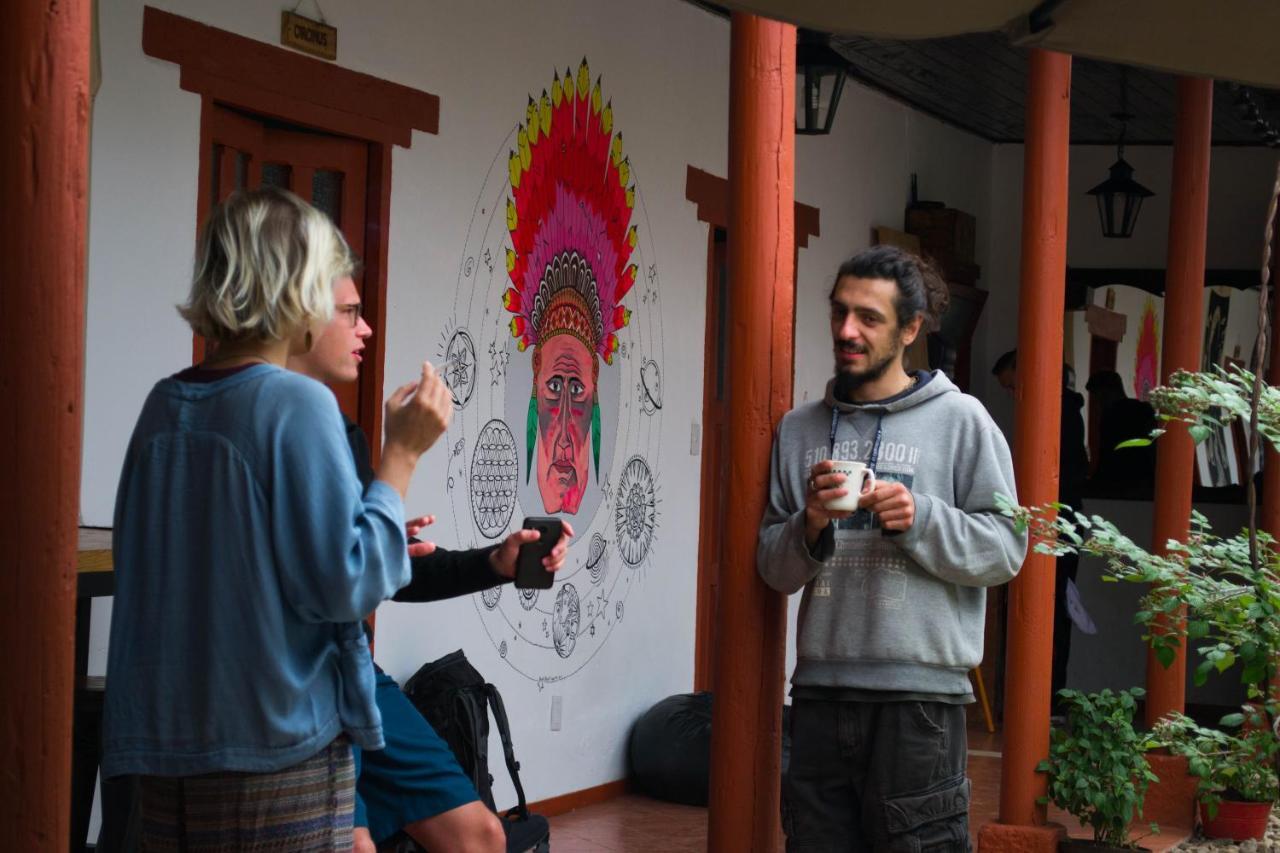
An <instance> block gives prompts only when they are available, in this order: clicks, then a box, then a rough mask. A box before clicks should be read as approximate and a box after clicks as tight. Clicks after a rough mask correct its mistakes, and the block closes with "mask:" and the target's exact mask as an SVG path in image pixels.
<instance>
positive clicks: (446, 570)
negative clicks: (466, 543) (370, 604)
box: [392, 545, 511, 602]
mask: <svg viewBox="0 0 1280 853" xmlns="http://www.w3.org/2000/svg"><path fill="white" fill-rule="evenodd" d="M496 547H497V546H496V545H491V546H490V547H488V548H473V549H471V550H469V551H450V550H448V549H447V548H437V549H435V550H434V551H432V552H431V553H430V554H428V555H427V556H425V557H413V558H411V559H410V560H409V565H410V566H411V567H412V569H413V580H411V581H409V583H408V584H407V585H405V586H403V587H401V588H400V591H399V592H397V593H396V594H395V595H394V596H393V597H392V601H418V602H420V601H441V600H442V599H446V598H454V597H456V596H459V595H470V594H471V593H473V592H480V591H481V590H485V589H489V588H490V587H494V586H498V585H499V584H504V583H510V582H511V579H510V578H504V577H503V576H502V575H500V574H498V573H497V572H495V571H494V570H493V567H492V566H490V565H489V554H490V553H492V552H493V550H494V548H496Z"/></svg>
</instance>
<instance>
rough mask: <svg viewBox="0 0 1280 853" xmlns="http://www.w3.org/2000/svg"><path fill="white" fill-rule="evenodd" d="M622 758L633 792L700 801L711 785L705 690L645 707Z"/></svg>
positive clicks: (785, 734)
mask: <svg viewBox="0 0 1280 853" xmlns="http://www.w3.org/2000/svg"><path fill="white" fill-rule="evenodd" d="M789 711H790V708H788V707H784V708H783V709H782V713H783V724H782V767H783V770H784V771H785V770H786V766H787V759H788V758H789V757H790V755H789V753H790V751H791V750H790V746H791V744H790V740H791V739H790V736H789V734H790V733H789V727H788V726H787V718H788V716H789V713H788V712H789ZM746 746H747V745H746V744H744V745H743V748H744V749H745V748H746ZM627 757H628V761H629V763H630V766H631V784H632V787H633V790H635V791H636V792H637V793H641V794H644V795H645V796H649V797H653V798H654V799H658V800H666V801H667V802H672V803H683V804H685V805H690V806H705V805H706V804H707V792H708V791H709V790H710V787H711V784H710V783H711V693H709V692H705V691H704V692H701V693H679V694H676V695H675V696H668V697H667V698H666V699H663V700H662V701H661V702H659V703H658V704H656V705H654V706H653V707H652V708H650V709H649V710H648V711H646V712H645V713H644V714H643V715H641V717H640V719H639V720H637V721H636V724H635V726H634V727H633V728H632V729H631V737H630V739H629V741H628V743H627Z"/></svg>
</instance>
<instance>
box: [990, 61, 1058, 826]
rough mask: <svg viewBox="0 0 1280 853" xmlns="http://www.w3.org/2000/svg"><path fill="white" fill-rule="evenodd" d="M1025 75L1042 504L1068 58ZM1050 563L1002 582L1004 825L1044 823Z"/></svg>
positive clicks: (1026, 304)
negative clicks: (1005, 618) (1005, 635)
mask: <svg viewBox="0 0 1280 853" xmlns="http://www.w3.org/2000/svg"><path fill="white" fill-rule="evenodd" d="M1029 75H1030V76H1029V79H1028V81H1027V131H1026V149H1025V154H1024V157H1025V163H1024V167H1023V170H1024V171H1023V188H1022V284H1021V291H1020V295H1019V303H1018V384H1017V388H1016V391H1015V399H1016V402H1015V407H1014V414H1015V424H1016V426H1015V430H1016V434H1015V440H1014V448H1015V452H1014V471H1015V474H1016V475H1017V482H1018V500H1019V501H1020V502H1021V503H1023V504H1025V505H1032V504H1034V505H1040V504H1045V503H1049V502H1052V501H1056V500H1057V499H1058V445H1059V443H1060V442H1059V439H1060V436H1059V429H1058V425H1059V422H1060V421H1061V411H1062V337H1063V329H1062V306H1063V304H1064V303H1065V301H1066V272H1067V159H1068V150H1069V146H1070V119H1071V57H1070V56H1067V55H1065V54H1060V53H1052V52H1049V51H1044V50H1032V51H1031V56H1030V69H1029ZM1056 568H1057V567H1056V565H1055V562H1054V559H1053V558H1052V557H1049V556H1046V555H1044V554H1036V553H1034V552H1032V553H1029V554H1028V555H1027V560H1026V562H1025V563H1024V564H1023V566H1022V571H1021V572H1019V573H1018V576H1017V578H1015V579H1014V581H1013V582H1012V583H1011V584H1010V586H1009V655H1008V668H1007V670H1006V675H1005V695H1006V696H1007V697H1008V698H1007V699H1006V703H1007V704H1006V709H1005V715H1004V720H1005V730H1004V734H1005V741H1004V759H1003V761H1002V762H1001V765H1000V821H1001V823H1005V824H1015V825H1040V824H1043V823H1044V822H1045V807H1044V806H1042V805H1038V804H1037V803H1036V798H1037V797H1040V796H1042V795H1043V794H1044V793H1045V778H1044V775H1043V774H1040V773H1037V772H1036V769H1035V768H1036V765H1037V764H1038V763H1039V762H1040V761H1041V760H1042V759H1043V758H1045V757H1046V756H1047V755H1048V754H1049V690H1050V683H1049V670H1050V668H1051V667H1050V663H1051V661H1052V659H1053V588H1054V585H1053V580H1054V572H1055V571H1056Z"/></svg>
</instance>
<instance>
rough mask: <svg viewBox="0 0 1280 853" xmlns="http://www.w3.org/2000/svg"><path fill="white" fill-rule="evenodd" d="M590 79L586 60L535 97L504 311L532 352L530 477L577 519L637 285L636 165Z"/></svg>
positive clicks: (512, 204) (514, 179)
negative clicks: (601, 383)
mask: <svg viewBox="0 0 1280 853" xmlns="http://www.w3.org/2000/svg"><path fill="white" fill-rule="evenodd" d="M590 81H591V77H590V72H589V71H588V70H587V65H586V62H585V61H584V62H583V64H582V66H581V67H580V68H579V69H578V75H577V81H576V82H574V81H573V80H572V79H571V78H570V77H569V76H568V75H567V74H566V77H565V80H564V81H563V82H562V81H561V80H560V78H559V76H557V77H556V79H555V81H554V82H553V83H552V85H551V93H550V94H549V95H548V94H547V93H545V92H544V93H543V95H542V97H541V98H540V99H539V100H538V101H536V102H535V101H534V100H533V99H532V98H530V99H529V106H528V109H527V111H526V119H527V122H526V124H525V125H524V126H523V127H522V128H521V129H520V131H519V133H518V134H517V145H518V148H519V150H518V151H512V152H511V153H510V154H509V156H508V162H507V168H508V172H509V174H510V178H511V196H510V198H508V199H507V228H508V229H509V230H510V231H511V248H510V249H508V250H507V273H508V275H509V277H510V279H511V287H509V288H508V289H507V291H506V292H505V293H504V294H503V297H502V305H503V307H504V308H505V309H506V310H507V311H510V312H511V313H512V314H514V315H515V316H514V317H513V318H512V319H511V336H512V337H513V338H515V339H516V342H517V347H518V349H519V350H520V351H521V352H524V351H525V350H527V349H532V350H533V374H534V375H533V383H534V386H533V389H532V393H531V394H530V396H529V413H528V416H527V418H526V429H525V440H526V442H527V444H526V448H525V455H526V472H525V478H526V480H527V479H528V478H529V477H530V476H533V477H535V478H536V480H537V483H538V491H539V493H540V494H541V495H542V506H543V510H544V511H546V512H549V513H552V512H559V513H568V514H576V513H577V512H578V507H579V506H580V504H581V502H582V494H583V491H584V490H585V489H586V488H587V484H588V475H589V470H588V455H589V454H590V461H591V468H590V471H591V472H594V474H595V476H596V477H597V478H598V477H599V474H600V440H601V437H600V430H601V422H600V417H601V415H600V402H599V400H598V399H597V398H596V384H597V380H598V377H599V372H600V362H601V361H602V360H603V361H604V363H605V365H606V366H608V365H612V364H613V354H614V352H615V351H617V349H618V336H617V333H618V331H619V330H620V329H622V328H623V327H624V326H626V325H627V324H628V323H629V322H630V319H631V312H630V311H629V310H628V309H627V308H625V307H624V306H623V305H622V304H621V302H622V299H623V297H624V296H626V295H627V293H628V292H629V291H630V290H631V288H632V286H633V285H634V284H635V281H636V266H635V264H632V263H630V260H631V250H632V249H633V248H634V247H635V245H636V228H635V226H630V225H629V223H630V221H631V209H632V207H633V206H634V205H635V189H634V188H633V187H631V186H629V184H630V180H631V164H630V162H629V161H628V160H627V159H626V158H624V157H623V156H622V136H621V134H619V135H617V136H613V135H612V134H613V106H612V104H609V105H605V106H603V107H602V106H601V103H600V101H601V95H600V84H599V82H597V83H596V86H595V88H594V89H592V88H591V85H590ZM535 448H536V453H535ZM535 463H536V464H535Z"/></svg>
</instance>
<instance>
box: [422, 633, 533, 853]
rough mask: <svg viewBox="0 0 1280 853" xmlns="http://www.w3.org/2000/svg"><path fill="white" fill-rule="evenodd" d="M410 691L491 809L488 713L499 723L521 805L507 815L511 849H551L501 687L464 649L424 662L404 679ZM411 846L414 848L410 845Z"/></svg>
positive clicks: (514, 851) (520, 852)
mask: <svg viewBox="0 0 1280 853" xmlns="http://www.w3.org/2000/svg"><path fill="white" fill-rule="evenodd" d="M404 692H405V695H406V696H408V697H409V701H410V702H412V703H413V705H414V707H415V708H417V709H418V712H419V713H421V714H422V716H423V717H424V718H425V719H426V721H427V722H428V723H430V724H431V727H432V728H433V729H435V730H436V733H437V734H439V735H440V737H442V738H443V739H444V741H445V743H447V744H449V748H450V749H452V750H453V754H454V757H456V758H457V759H458V764H459V765H461V767H462V772H463V773H466V774H467V776H468V777H470V779H471V782H472V784H473V785H475V786H476V792H477V793H478V794H479V795H480V799H481V800H482V801H483V802H484V804H485V805H487V806H488V807H489V808H490V809H494V810H495V811H496V808H495V806H494V802H493V775H492V774H491V773H489V714H490V712H492V713H493V719H494V721H495V722H496V723H497V724H498V735H499V737H500V738H501V739H502V752H503V757H504V758H505V759H506V762H507V772H508V773H509V774H510V775H511V783H512V784H513V785H514V786H515V789H516V797H517V798H518V800H519V802H518V804H517V805H516V806H515V807H514V808H512V809H511V810H510V811H508V812H507V813H506V814H505V815H503V816H502V827H503V829H504V830H505V831H506V834H507V853H525V851H534V853H548V851H550V849H551V829H550V826H549V825H548V824H547V819H546V818H545V817H543V816H542V815H538V814H533V813H532V812H530V811H529V806H528V804H527V803H526V801H525V796H524V786H523V785H521V784H520V762H518V761H516V756H515V750H514V748H513V747H512V745H511V728H510V726H509V725H508V723H507V712H506V709H505V708H504V707H503V704H502V696H501V694H499V693H498V688H496V687H494V686H493V685H492V684H489V683H487V682H486V681H485V680H484V678H483V676H481V675H480V673H479V672H477V671H476V669H475V667H473V666H472V665H471V662H470V661H468V660H467V657H466V655H464V654H463V653H462V650H461V649H459V650H458V651H456V652H452V653H450V654H447V655H445V656H444V657H442V658H440V659H439V660H436V661H432V662H431V663H427V664H423V665H422V667H421V668H420V669H419V670H418V671H417V672H416V673H414V674H413V677H412V678H410V679H409V680H408V681H406V682H405V685H404ZM411 849H412V848H411Z"/></svg>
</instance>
